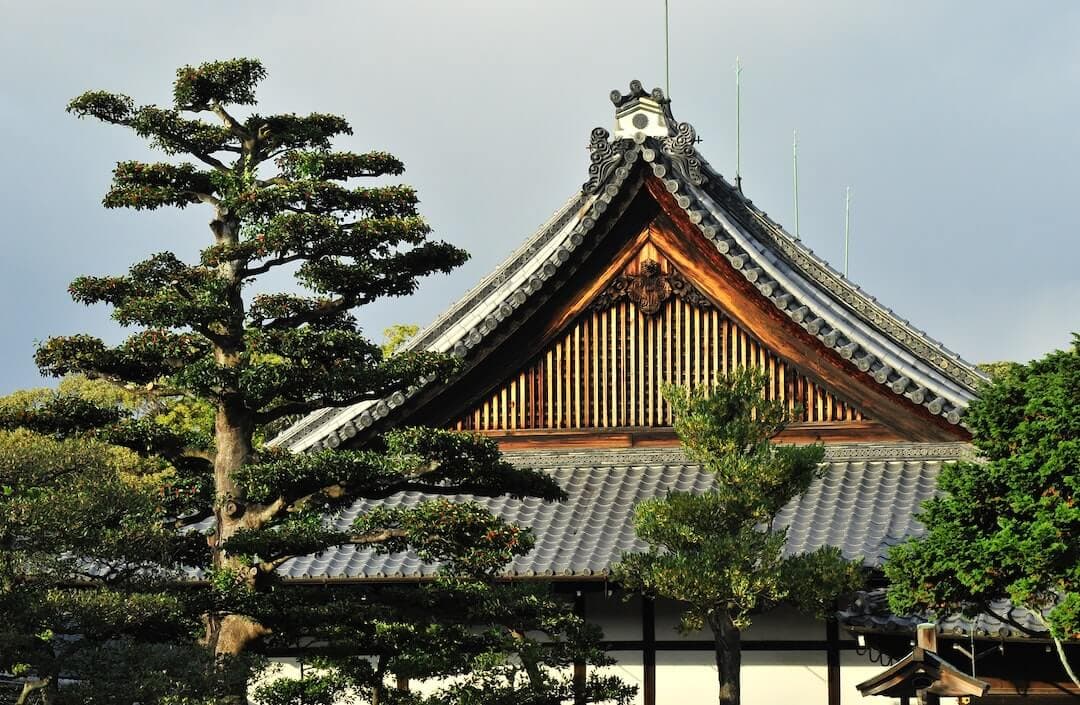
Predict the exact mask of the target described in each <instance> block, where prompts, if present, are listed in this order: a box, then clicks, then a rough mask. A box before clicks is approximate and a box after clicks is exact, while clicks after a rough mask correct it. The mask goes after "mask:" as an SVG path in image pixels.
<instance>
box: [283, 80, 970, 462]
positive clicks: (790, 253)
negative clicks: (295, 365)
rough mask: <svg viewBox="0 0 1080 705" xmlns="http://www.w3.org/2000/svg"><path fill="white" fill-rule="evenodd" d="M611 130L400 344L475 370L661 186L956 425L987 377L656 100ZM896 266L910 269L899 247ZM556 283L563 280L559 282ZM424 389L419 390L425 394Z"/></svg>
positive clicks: (801, 319)
mask: <svg viewBox="0 0 1080 705" xmlns="http://www.w3.org/2000/svg"><path fill="white" fill-rule="evenodd" d="M612 100H613V102H614V103H615V105H616V127H615V134H614V136H612V135H611V134H610V133H609V132H608V131H607V130H605V129H603V128H596V129H595V130H593V132H592V139H591V143H590V150H591V163H590V166H589V170H588V174H589V180H588V181H587V182H586V184H585V185H584V187H583V188H582V190H581V191H580V192H578V193H575V194H574V195H573V196H572V197H571V198H570V199H569V200H568V201H567V202H566V203H565V204H564V205H563V206H562V208H560V209H559V210H558V211H556V213H555V214H554V215H553V216H552V217H551V219H550V220H548V222H546V223H545V224H544V225H542V226H541V227H540V229H539V230H538V231H537V232H536V233H535V234H534V235H533V236H532V237H530V238H529V239H528V240H526V241H525V243H524V244H523V245H522V246H521V247H520V248H518V249H517V250H516V251H515V252H514V253H513V254H512V255H510V257H509V258H508V259H507V260H506V261H505V262H503V263H502V264H501V265H500V266H499V267H498V268H497V269H496V270H495V271H494V272H492V273H491V274H490V275H488V277H486V278H485V279H484V280H483V281H481V282H480V283H479V284H478V285H477V286H476V287H475V288H474V289H472V290H471V291H470V292H469V293H467V294H466V295H465V296H464V297H462V299H461V300H459V301H458V302H457V303H456V304H454V305H453V306H451V307H450V309H449V310H447V311H446V312H445V313H443V314H442V315H441V316H439V318H437V319H436V320H435V322H434V323H432V324H431V325H429V326H428V327H427V328H425V329H424V330H422V331H421V332H420V333H419V334H418V335H417V336H415V337H414V338H413V339H412V340H410V341H409V343H408V344H407V345H408V347H409V348H414V349H429V350H436V351H443V352H450V353H453V354H454V355H456V356H458V357H459V358H462V359H463V360H465V361H466V362H468V363H470V364H474V365H475V364H476V363H477V362H478V359H479V358H482V357H483V355H484V354H485V353H484V351H485V350H486V349H487V348H486V346H485V345H482V343H484V342H485V341H486V340H487V339H488V338H489V337H491V336H492V335H493V333H495V332H496V331H501V332H505V331H503V329H504V328H505V327H506V326H508V325H510V321H511V319H514V317H515V312H517V311H518V310H519V309H522V308H523V307H524V309H526V310H528V309H529V307H531V306H535V305H537V303H536V302H537V301H538V300H542V299H544V298H545V297H547V296H550V295H551V291H550V289H551V287H552V286H554V284H552V283H551V282H553V281H554V280H558V279H559V278H560V277H561V275H562V274H564V273H565V271H566V270H572V269H573V268H574V267H576V266H577V263H578V262H579V261H580V260H581V258H582V257H581V256H582V255H583V253H585V252H588V251H590V249H591V247H593V246H595V244H596V242H597V241H598V239H600V238H603V237H604V235H605V234H606V233H607V232H609V231H610V229H611V222H612V221H613V220H617V219H618V217H619V213H621V212H622V209H623V208H625V207H626V205H627V204H628V203H629V200H630V199H631V198H632V196H633V195H634V194H635V193H637V191H638V190H640V187H641V185H642V183H643V181H644V180H645V179H655V180H659V182H660V183H662V184H663V188H664V189H666V191H667V192H668V193H669V194H670V195H671V197H672V199H673V200H674V202H675V203H677V208H678V209H681V212H682V216H681V217H685V219H686V220H687V221H688V222H689V223H692V224H693V227H696V228H698V229H699V230H700V231H701V234H702V235H703V236H704V237H705V238H707V239H708V240H709V241H710V242H711V243H712V245H714V246H715V247H716V249H717V251H718V252H720V253H721V254H722V255H723V256H724V257H725V258H727V260H728V261H729V262H730V263H731V264H732V266H733V267H734V269H735V270H737V271H738V272H740V273H741V275H742V276H743V277H745V278H746V280H747V281H748V282H750V283H751V284H752V286H754V287H755V288H756V289H757V290H758V292H759V293H760V294H761V295H762V296H763V297H765V298H766V299H767V300H769V301H770V302H771V303H772V304H774V305H775V306H776V308H777V309H778V310H780V311H783V312H784V314H786V315H787V316H788V317H789V318H790V319H791V320H792V321H794V322H795V323H797V324H798V325H800V326H801V327H802V328H803V329H805V330H806V331H807V332H808V333H810V334H811V335H812V336H814V337H815V338H816V339H817V340H819V341H821V342H822V343H823V344H824V345H825V346H826V347H827V348H828V349H829V350H831V351H832V352H833V353H834V354H835V355H837V356H838V357H839V358H841V359H842V360H844V361H848V362H850V363H852V364H854V365H855V366H857V368H858V369H859V370H860V371H861V372H865V373H867V374H868V375H870V377H872V378H873V380H874V381H875V382H877V383H878V384H881V385H883V386H884V387H885V388H886V389H888V390H889V391H890V392H891V393H892V394H895V395H897V396H901V397H904V398H906V399H907V400H909V401H911V402H912V403H915V404H919V405H921V406H923V407H925V408H926V409H927V410H929V412H930V413H931V414H933V415H936V416H940V417H942V418H944V419H947V420H948V422H950V423H953V424H957V423H960V421H961V417H962V415H963V412H964V410H965V408H966V407H967V405H968V403H969V402H970V401H971V400H972V399H973V397H974V394H975V391H976V389H977V388H978V386H979V385H980V384H981V383H982V382H983V381H984V380H985V379H986V378H985V376H984V375H983V374H982V373H981V372H979V371H978V370H977V369H976V368H975V367H974V366H973V365H972V364H970V363H968V362H966V361H964V360H962V359H961V358H960V357H959V356H958V355H957V354H956V353H953V352H951V351H950V350H948V349H947V348H945V347H944V345H942V344H941V343H940V342H938V341H936V340H934V339H933V338H931V337H929V336H928V335H927V334H926V333H924V332H922V331H921V330H919V329H917V328H916V327H914V326H913V325H912V324H911V323H909V322H908V321H906V320H904V319H903V318H901V317H900V316H899V315H897V314H896V313H894V312H893V311H892V310H890V309H888V308H886V307H885V306H884V305H882V304H881V303H880V302H878V301H877V300H876V299H875V298H873V297H872V296H870V295H869V294H868V293H867V292H865V291H863V290H862V289H861V288H859V287H858V286H857V285H855V284H854V283H853V282H852V281H850V280H849V279H847V278H845V277H844V276H843V275H841V274H840V273H839V272H837V271H836V270H834V269H833V268H831V267H830V266H829V265H828V264H827V263H826V262H825V261H824V260H822V259H821V258H819V257H818V256H816V255H815V254H814V253H813V252H812V251H811V250H810V249H809V248H807V247H806V245H805V244H804V243H802V242H801V241H799V240H798V239H797V238H795V237H794V236H792V235H791V234H790V233H788V232H786V231H785V230H784V229H783V228H782V227H781V226H780V225H779V224H778V223H776V222H775V221H773V220H771V219H770V218H769V217H768V216H767V215H766V214H765V213H764V212H763V211H761V210H760V209H758V208H757V207H756V206H754V205H753V203H752V202H751V201H750V200H748V199H747V198H745V197H744V196H743V194H742V192H741V191H740V189H739V188H737V187H736V186H734V185H732V184H731V183H729V182H728V181H726V180H725V179H724V178H723V176H721V175H720V174H719V173H718V172H717V171H716V170H715V169H713V168H712V167H711V166H710V165H709V163H708V162H707V161H706V160H705V159H704V158H703V157H702V156H701V155H700V154H699V153H698V152H697V148H696V144H697V135H696V133H695V131H694V128H693V127H692V126H691V125H690V124H688V123H685V122H683V123H677V122H675V120H674V119H673V118H672V116H671V112H670V103H669V102H668V100H667V99H666V98H664V96H663V93H662V92H660V91H659V90H655V91H653V92H652V93H646V92H645V91H644V90H643V89H642V88H641V85H640V84H639V83H638V82H636V81H635V82H633V83H632V84H631V91H630V93H629V94H626V95H624V94H621V93H618V92H615V93H613V94H612ZM895 257H896V258H897V261H898V262H901V261H907V260H911V259H914V258H913V257H912V256H911V255H910V254H907V253H904V252H903V250H902V248H897V250H896V253H895ZM557 275H560V276H557ZM427 384H428V383H425V385H421V387H423V386H426V385H427ZM418 391H420V390H419V389H417V388H413V389H410V390H408V391H405V392H398V393H396V394H394V395H392V396H391V397H388V398H386V399H383V400H379V401H374V402H364V403H361V404H357V405H353V406H350V407H345V408H341V409H326V410H323V411H320V412H316V413H314V414H312V415H310V416H309V417H307V418H306V419H304V420H302V421H301V422H299V423H298V424H296V425H295V426H293V427H292V428H291V429H289V430H288V431H286V432H285V433H283V434H282V435H281V436H279V437H278V438H277V439H276V440H275V443H276V444H278V445H281V446H283V447H286V448H289V449H291V450H294V451H305V450H312V449H318V448H325V447H337V446H338V445H340V444H342V443H346V442H348V441H349V440H350V439H352V438H354V437H356V436H357V434H358V433H361V432H363V431H364V429H366V428H368V427H370V426H372V424H374V423H376V422H377V421H379V420H380V419H383V418H385V417H387V416H389V415H391V414H392V413H393V410H394V409H395V408H398V407H400V406H401V405H402V404H404V403H405V401H406V400H407V399H408V398H410V397H411V396H413V395H414V394H416V393H417V392H418Z"/></svg>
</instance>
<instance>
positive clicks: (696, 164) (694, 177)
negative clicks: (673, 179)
mask: <svg viewBox="0 0 1080 705" xmlns="http://www.w3.org/2000/svg"><path fill="white" fill-rule="evenodd" d="M697 143H698V136H697V132H696V131H695V130H694V127H693V125H691V124H690V123H688V122H680V123H679V124H678V125H676V126H675V134H674V135H671V136H669V137H664V138H663V139H661V140H660V150H661V151H662V152H663V153H664V155H665V156H667V158H668V160H669V161H671V165H672V167H674V168H675V170H676V171H677V172H679V175H680V176H682V177H683V178H684V179H686V180H687V181H689V182H690V183H692V184H693V185H694V186H701V185H702V184H703V183H705V174H704V172H702V169H701V160H700V159H699V158H698V154H697V148H696V147H695V146H694V145H695V144H697Z"/></svg>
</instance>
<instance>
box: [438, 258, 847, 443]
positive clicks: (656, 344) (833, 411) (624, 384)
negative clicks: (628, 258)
mask: <svg viewBox="0 0 1080 705" xmlns="http://www.w3.org/2000/svg"><path fill="white" fill-rule="evenodd" d="M664 265H665V266H664V267H663V269H664V270H665V271H667V270H668V266H666V263H664ZM687 299H691V300H694V301H695V303H689V302H688V301H687ZM699 303H700V301H698V300H697V299H696V297H692V296H687V297H686V298H683V297H677V296H671V297H670V298H668V299H667V300H666V301H664V302H663V304H662V305H661V306H660V307H659V310H657V311H656V313H654V314H653V315H647V314H645V313H643V312H642V311H641V310H640V309H639V307H638V305H637V304H635V303H634V301H632V300H627V299H622V300H617V301H615V302H613V303H612V304H611V305H610V306H607V307H604V308H601V309H600V310H596V309H595V308H593V309H591V310H588V311H586V312H585V313H583V314H582V315H581V316H579V317H578V319H577V320H576V321H575V322H574V323H573V324H572V325H571V326H570V327H569V329H568V330H566V331H565V332H564V333H563V334H561V335H560V336H559V337H558V338H557V339H556V340H555V341H554V342H552V343H551V344H550V345H549V346H548V348H547V349H546V350H544V351H543V352H542V353H541V354H539V355H538V356H536V357H535V358H534V359H533V360H532V361H530V362H529V363H528V364H527V365H526V366H525V368H524V369H523V370H521V371H520V372H519V373H518V374H517V375H516V376H515V377H514V378H513V379H511V380H510V381H509V382H507V383H505V384H504V385H502V386H501V387H500V388H499V389H498V390H497V391H495V392H494V393H493V394H492V395H491V396H489V397H488V398H487V399H486V400H484V401H483V402H482V403H481V404H479V405H478V406H477V407H476V408H475V409H473V410H472V412H471V413H469V414H466V415H465V416H464V417H462V418H461V419H460V420H459V421H458V422H457V423H456V424H455V427H456V428H458V429H464V430H475V431H515V430H532V429H535V430H545V429H553V430H554V429H567V430H572V429H609V428H625V427H663V426H670V425H671V423H672V418H671V408H670V406H669V405H668V403H667V402H666V401H665V400H664V399H663V397H662V395H661V393H660V389H661V386H662V385H663V384H664V383H666V382H673V383H676V384H680V385H705V384H711V382H712V380H714V379H715V377H716V375H717V374H718V373H725V372H727V371H729V370H731V369H733V368H736V367H746V366H752V367H758V368H763V369H764V370H765V372H766V373H767V374H768V377H769V388H768V390H767V392H766V394H767V396H768V397H769V398H771V399H782V400H784V401H786V402H787V404H788V406H789V408H791V409H792V410H793V411H794V410H795V409H796V407H799V408H800V409H801V411H799V412H796V413H795V415H794V420H795V421H801V422H804V423H811V424H812V423H836V422H844V421H852V422H854V421H862V420H864V417H863V415H862V413H861V412H860V411H859V410H858V409H856V408H855V407H853V406H852V405H850V404H848V403H845V402H844V401H843V400H841V399H839V398H837V397H836V396H835V395H833V394H831V393H830V392H829V391H827V390H825V389H823V388H821V387H819V386H818V385H816V384H815V383H813V382H812V381H810V380H809V379H807V378H806V377H805V376H804V375H802V374H801V373H800V372H799V371H798V370H797V369H796V368H795V367H794V366H793V365H791V364H790V363H788V362H786V361H784V360H782V359H780V358H779V357H778V356H777V355H775V354H774V353H773V352H772V351H770V350H769V349H767V348H766V347H765V346H763V345H762V344H761V343H759V342H758V341H757V340H756V339H755V338H754V337H753V336H752V335H750V334H749V333H747V332H746V331H744V330H743V329H741V328H740V327H739V326H738V325H737V324H736V323H735V322H734V321H732V320H731V319H730V318H729V317H728V316H726V315H724V313H723V312H722V311H719V310H717V309H716V308H714V307H711V306H701V305H698V304H699Z"/></svg>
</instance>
